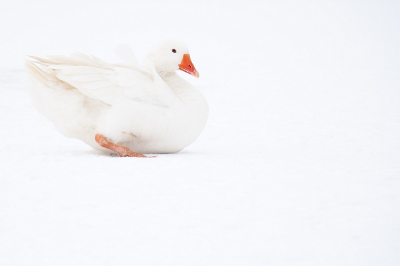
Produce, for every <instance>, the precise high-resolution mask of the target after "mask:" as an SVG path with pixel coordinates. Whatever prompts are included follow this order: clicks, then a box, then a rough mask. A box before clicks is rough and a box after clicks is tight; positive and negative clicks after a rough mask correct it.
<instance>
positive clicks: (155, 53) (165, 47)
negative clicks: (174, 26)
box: [147, 39, 199, 78]
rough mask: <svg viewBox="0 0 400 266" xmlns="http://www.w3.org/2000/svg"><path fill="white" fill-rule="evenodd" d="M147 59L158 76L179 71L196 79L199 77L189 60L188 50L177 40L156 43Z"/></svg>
mask: <svg viewBox="0 0 400 266" xmlns="http://www.w3.org/2000/svg"><path fill="white" fill-rule="evenodd" d="M147 57H148V58H149V59H150V60H151V61H153V63H154V67H155V69H156V70H157V72H158V73H159V74H160V75H168V73H171V72H174V71H175V70H178V69H180V70H182V71H184V72H186V73H188V74H190V75H192V76H195V77H196V78H198V77H199V72H197V70H196V68H195V67H194V65H193V63H192V60H191V59H190V54H189V49H188V48H187V47H186V45H185V44H184V43H182V42H180V41H178V40H175V39H166V40H164V41H162V42H160V43H158V44H157V45H155V46H154V47H153V48H151V49H150V51H149V52H148V53H147Z"/></svg>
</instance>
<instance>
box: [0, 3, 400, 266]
mask: <svg viewBox="0 0 400 266" xmlns="http://www.w3.org/2000/svg"><path fill="white" fill-rule="evenodd" d="M0 12H1V14H0V34H1V35H2V41H1V44H0V129H1V131H0V134H1V135H0V136H1V139H2V142H1V143H0V265H2V266H8V265H40V266H44V265H51V266H54V265H400V181H399V178H400V140H399V138H400V51H399V50H400V49H399V48H400V34H399V33H400V16H399V14H400V2H399V1H259V2H258V1H240V2H239V1H218V2H216V1H196V2H192V1H118V0H113V1H77V0H73V1H62V2H61V1H43V0H39V1H24V2H22V1H20V2H18V1H1V2H0ZM168 36H174V37H176V38H178V39H181V40H182V41H184V42H185V43H186V44H187V45H188V47H189V49H190V50H191V58H192V60H193V62H194V64H195V66H196V68H197V69H198V71H199V72H200V79H198V80H197V79H195V78H192V77H190V76H189V75H187V74H185V73H182V76H185V77H186V78H187V80H189V81H190V82H192V83H193V84H195V85H196V86H197V87H198V88H200V89H201V90H202V92H203V93H204V95H205V96H206V98H207V99H208V102H209V105H210V117H209V122H208V124H207V126H206V129H205V130H204V132H203V133H202V134H201V136H200V137H199V139H198V140H197V141H196V142H195V143H193V144H192V145H191V146H189V147H187V148H186V149H184V150H183V151H182V152H180V153H179V154H170V155H159V156H158V157H157V158H155V159H138V158H118V157H112V156H109V155H107V154H101V153H99V152H97V151H95V150H93V149H92V148H90V147H89V146H87V145H85V144H84V143H82V142H80V141H79V140H74V139H67V138H65V137H63V136H62V135H61V134H60V133H58V132H57V131H56V129H55V128H54V126H53V125H52V124H51V122H50V121H48V120H46V119H45V118H44V117H42V116H41V115H40V114H39V113H38V112H37V111H36V110H35V109H34V108H33V106H32V104H31V102H30V100H29V98H28V96H27V93H26V91H27V88H28V86H29V84H28V81H27V77H26V75H25V72H24V70H23V59H24V56H25V55H27V54H32V55H39V56H44V55H50V54H69V53H71V52H74V51H82V52H87V53H90V54H94V55H96V56H99V57H100V58H103V59H105V60H108V61H114V62H115V61H116V57H115V56H114V52H113V49H114V47H115V46H116V45H118V44H120V43H128V44H130V45H131V47H132V48H133V49H134V51H136V55H137V57H138V58H143V56H144V55H145V53H146V52H147V50H148V49H149V48H150V47H151V46H152V45H153V44H155V43H157V42H158V41H159V40H161V39H163V38H164V37H168Z"/></svg>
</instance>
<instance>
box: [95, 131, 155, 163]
mask: <svg viewBox="0 0 400 266" xmlns="http://www.w3.org/2000/svg"><path fill="white" fill-rule="evenodd" d="M94 139H95V140H96V142H97V143H99V145H100V146H101V147H104V148H106V149H109V150H112V151H113V152H115V153H116V154H118V156H119V157H142V158H153V157H156V156H146V155H143V154H140V153H136V152H133V151H131V150H130V149H128V148H127V147H124V146H121V145H118V144H115V143H112V142H110V141H108V140H107V139H106V138H105V137H104V136H103V135H100V134H96V136H95V137H94Z"/></svg>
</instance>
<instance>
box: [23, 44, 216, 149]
mask: <svg viewBox="0 0 400 266" xmlns="http://www.w3.org/2000/svg"><path fill="white" fill-rule="evenodd" d="M117 54H118V55H119V56H120V57H121V58H122V60H123V62H122V63H117V64H110V63H107V62H104V61H102V60H100V59H98V58H96V57H94V56H88V55H86V54H82V53H75V54H72V55H71V56H50V57H49V59H42V58H38V57H32V58H33V59H35V60H36V61H31V60H27V62H26V68H27V73H28V76H29V79H30V81H31V84H32V87H31V89H30V91H29V94H30V97H31V99H32V101H33V103H34V105H35V107H36V108H37V109H38V110H39V111H40V113H41V114H43V115H44V116H45V117H47V118H49V119H50V120H51V121H52V122H53V123H54V125H55V126H56V128H57V129H58V130H59V131H60V132H61V133H62V134H63V135H65V136H66V137H72V138H77V139H80V140H82V141H84V142H85V143H87V144H88V145H90V146H92V147H93V148H95V149H98V150H103V151H108V152H110V150H109V148H107V149H106V148H104V147H102V146H100V145H99V142H98V141H97V140H95V137H96V135H97V134H100V135H101V136H104V137H105V138H106V139H107V140H108V141H110V142H112V143H114V144H118V145H121V146H124V147H127V148H129V149H130V150H131V151H134V152H136V153H175V152H178V151H180V150H182V149H183V148H185V147H186V146H188V145H189V144H191V143H192V142H193V141H195V139H196V138H197V137H198V136H199V134H200V133H201V131H202V130H203V128H204V126H205V124H206V121H207V117H208V105H207V102H206V100H205V98H204V97H203V95H202V94H201V93H200V92H199V91H198V90H197V89H196V88H195V87H194V86H193V85H191V84H190V83H189V82H187V81H185V80H184V79H182V78H181V77H180V76H178V75H177V74H176V73H175V70H177V69H181V70H183V71H185V72H187V73H189V74H192V75H194V76H197V77H198V72H197V71H196V69H195V68H194V66H193V64H192V62H191V60H190V56H189V51H188V49H187V47H186V46H185V45H184V44H183V43H181V42H179V41H177V40H172V39H168V40H165V41H163V42H161V43H160V44H158V45H156V46H155V47H153V48H152V49H151V50H150V51H149V53H148V54H147V56H146V57H145V59H144V63H143V65H141V64H139V63H138V62H137V60H136V59H135V57H134V55H133V52H132V51H131V50H130V48H128V47H126V46H120V47H119V48H118V50H117ZM112 151H113V150H112ZM113 152H114V151H113Z"/></svg>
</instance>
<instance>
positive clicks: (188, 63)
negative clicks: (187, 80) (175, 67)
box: [179, 54, 199, 78]
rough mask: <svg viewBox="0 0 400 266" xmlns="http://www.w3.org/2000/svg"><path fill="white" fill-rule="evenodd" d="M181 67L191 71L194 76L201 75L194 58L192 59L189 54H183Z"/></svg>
mask: <svg viewBox="0 0 400 266" xmlns="http://www.w3.org/2000/svg"><path fill="white" fill-rule="evenodd" d="M179 69H180V70H182V71H184V72H186V73H189V74H190V75H192V76H195V77H196V78H198V77H199V72H197V70H196V68H194V65H193V63H192V60H190V55H188V54H184V55H183V58H182V62H181V64H180V65H179Z"/></svg>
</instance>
